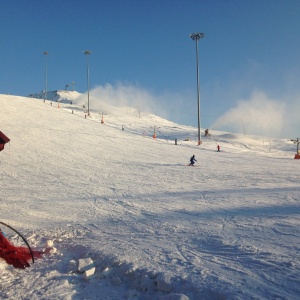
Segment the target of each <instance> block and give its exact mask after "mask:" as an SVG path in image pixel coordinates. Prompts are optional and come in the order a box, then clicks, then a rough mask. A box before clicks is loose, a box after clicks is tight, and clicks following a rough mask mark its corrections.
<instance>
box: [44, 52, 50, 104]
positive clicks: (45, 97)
mask: <svg viewBox="0 0 300 300" xmlns="http://www.w3.org/2000/svg"><path fill="white" fill-rule="evenodd" d="M43 54H44V55H45V93H44V102H46V99H47V56H48V54H49V52H48V51H44V52H43Z"/></svg>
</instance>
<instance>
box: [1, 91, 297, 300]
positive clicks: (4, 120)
mask: <svg viewBox="0 0 300 300" xmlns="http://www.w3.org/2000/svg"><path fill="white" fill-rule="evenodd" d="M51 102H52V101H46V103H44V102H43V101H41V100H37V99H32V98H23V97H16V96H6V95H0V104H1V107H2V110H1V128H0V130H1V131H2V132H4V133H5V134H6V135H7V136H8V137H9V138H10V140H11V141H10V143H9V144H8V145H7V146H5V149H4V150H3V151H1V152H0V166H1V173H0V181H1V187H2V194H1V202H0V209H1V218H2V219H1V221H3V222H5V223H8V224H10V225H12V226H13V227H15V228H16V229H18V230H19V231H20V232H22V234H23V235H24V236H25V237H26V238H27V240H28V242H29V243H30V245H31V247H32V248H33V249H37V250H43V251H45V254H44V255H43V258H42V259H39V260H37V261H36V262H35V263H34V264H33V265H32V266H31V267H30V268H27V269H26V270H17V269H13V268H12V267H9V266H6V265H5V264H4V263H3V262H0V275H1V283H0V298H1V299H16V300H20V299H29V298H30V299H104V300H105V299H151V300H152V299H154V300H159V299H162V300H170V299H171V300H177V299H178V300H179V299H180V300H186V299H276V298H277V299H297V297H298V295H299V294H300V288H299V286H300V280H299V268H300V263H299V261H300V255H299V253H300V248H299V239H300V229H299V228H300V227H299V224H300V204H299V203H300V202H299V201H300V198H299V197H300V196H299V195H300V188H299V181H300V175H299V172H297V171H296V170H297V165H298V163H299V160H295V159H293V157H294V154H295V150H296V149H295V148H296V147H295V145H294V144H293V143H292V142H291V141H288V139H286V140H280V139H271V138H264V137H255V136H247V135H245V136H244V135H236V134H231V133H225V132H217V131H212V132H211V134H212V135H211V137H209V138H207V137H203V144H202V145H201V146H200V147H199V146H197V129H196V128H191V127H188V126H183V125H178V124H175V123H173V122H169V121H167V120H164V119H162V118H160V117H157V116H154V115H152V114H149V113H145V112H141V114H139V113H138V111H137V110H136V109H135V108H128V107H118V108H115V109H114V107H109V106H108V110H107V112H106V114H103V116H102V111H101V108H100V109H99V110H98V111H97V110H94V109H93V110H92V111H91V115H90V116H87V115H86V109H85V108H83V107H82V105H79V104H78V105H77V104H76V103H72V104H71V103H70V102H65V103H64V102H63V103H61V105H60V107H58V106H56V105H52V106H51V104H50V103H51ZM75 102H76V100H75ZM102 118H103V120H104V122H101V121H102ZM122 126H123V128H124V130H122ZM154 132H155V133H156V134H157V138H155V139H154V138H153V133H154ZM175 139H177V140H178V144H177V145H175V143H174V140H175ZM218 144H219V145H220V146H221V152H217V145H218ZM193 154H195V155H196V159H197V163H196V166H195V167H188V166H187V165H188V163H189V158H190V156H191V155H193ZM2 229H3V230H4V231H5V234H6V236H7V237H9V238H10V240H11V241H12V242H14V243H18V242H19V241H18V240H17V237H15V236H14V235H13V234H11V233H10V232H9V231H7V230H5V229H4V228H2ZM16 286H17V287H18V288H15V287H16Z"/></svg>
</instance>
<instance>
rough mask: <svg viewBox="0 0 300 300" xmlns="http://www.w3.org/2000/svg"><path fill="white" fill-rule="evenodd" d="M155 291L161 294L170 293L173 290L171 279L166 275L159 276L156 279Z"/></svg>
mask: <svg viewBox="0 0 300 300" xmlns="http://www.w3.org/2000/svg"><path fill="white" fill-rule="evenodd" d="M155 282H156V284H157V286H156V289H157V290H159V291H162V292H170V291H171V290H172V288H173V286H172V283H171V278H170V277H169V276H167V275H164V274H161V275H159V276H158V277H157V278H156V279H155Z"/></svg>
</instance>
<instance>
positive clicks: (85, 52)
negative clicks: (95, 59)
mask: <svg viewBox="0 0 300 300" xmlns="http://www.w3.org/2000/svg"><path fill="white" fill-rule="evenodd" d="M83 53H84V54H85V55H87V70H86V73H87V87H88V116H89V115H90V67H89V58H88V57H89V55H90V54H91V53H92V52H91V51H90V50H84V51H83Z"/></svg>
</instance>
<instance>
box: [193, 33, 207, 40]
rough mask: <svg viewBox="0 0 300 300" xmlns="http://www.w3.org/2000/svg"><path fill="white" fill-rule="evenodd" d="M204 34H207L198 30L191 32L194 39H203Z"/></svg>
mask: <svg viewBox="0 0 300 300" xmlns="http://www.w3.org/2000/svg"><path fill="white" fill-rule="evenodd" d="M204 36H205V34H204V33H202V32H196V33H191V34H190V37H191V38H192V39H193V40H194V41H195V40H196V41H197V40H200V39H203V38H204Z"/></svg>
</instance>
